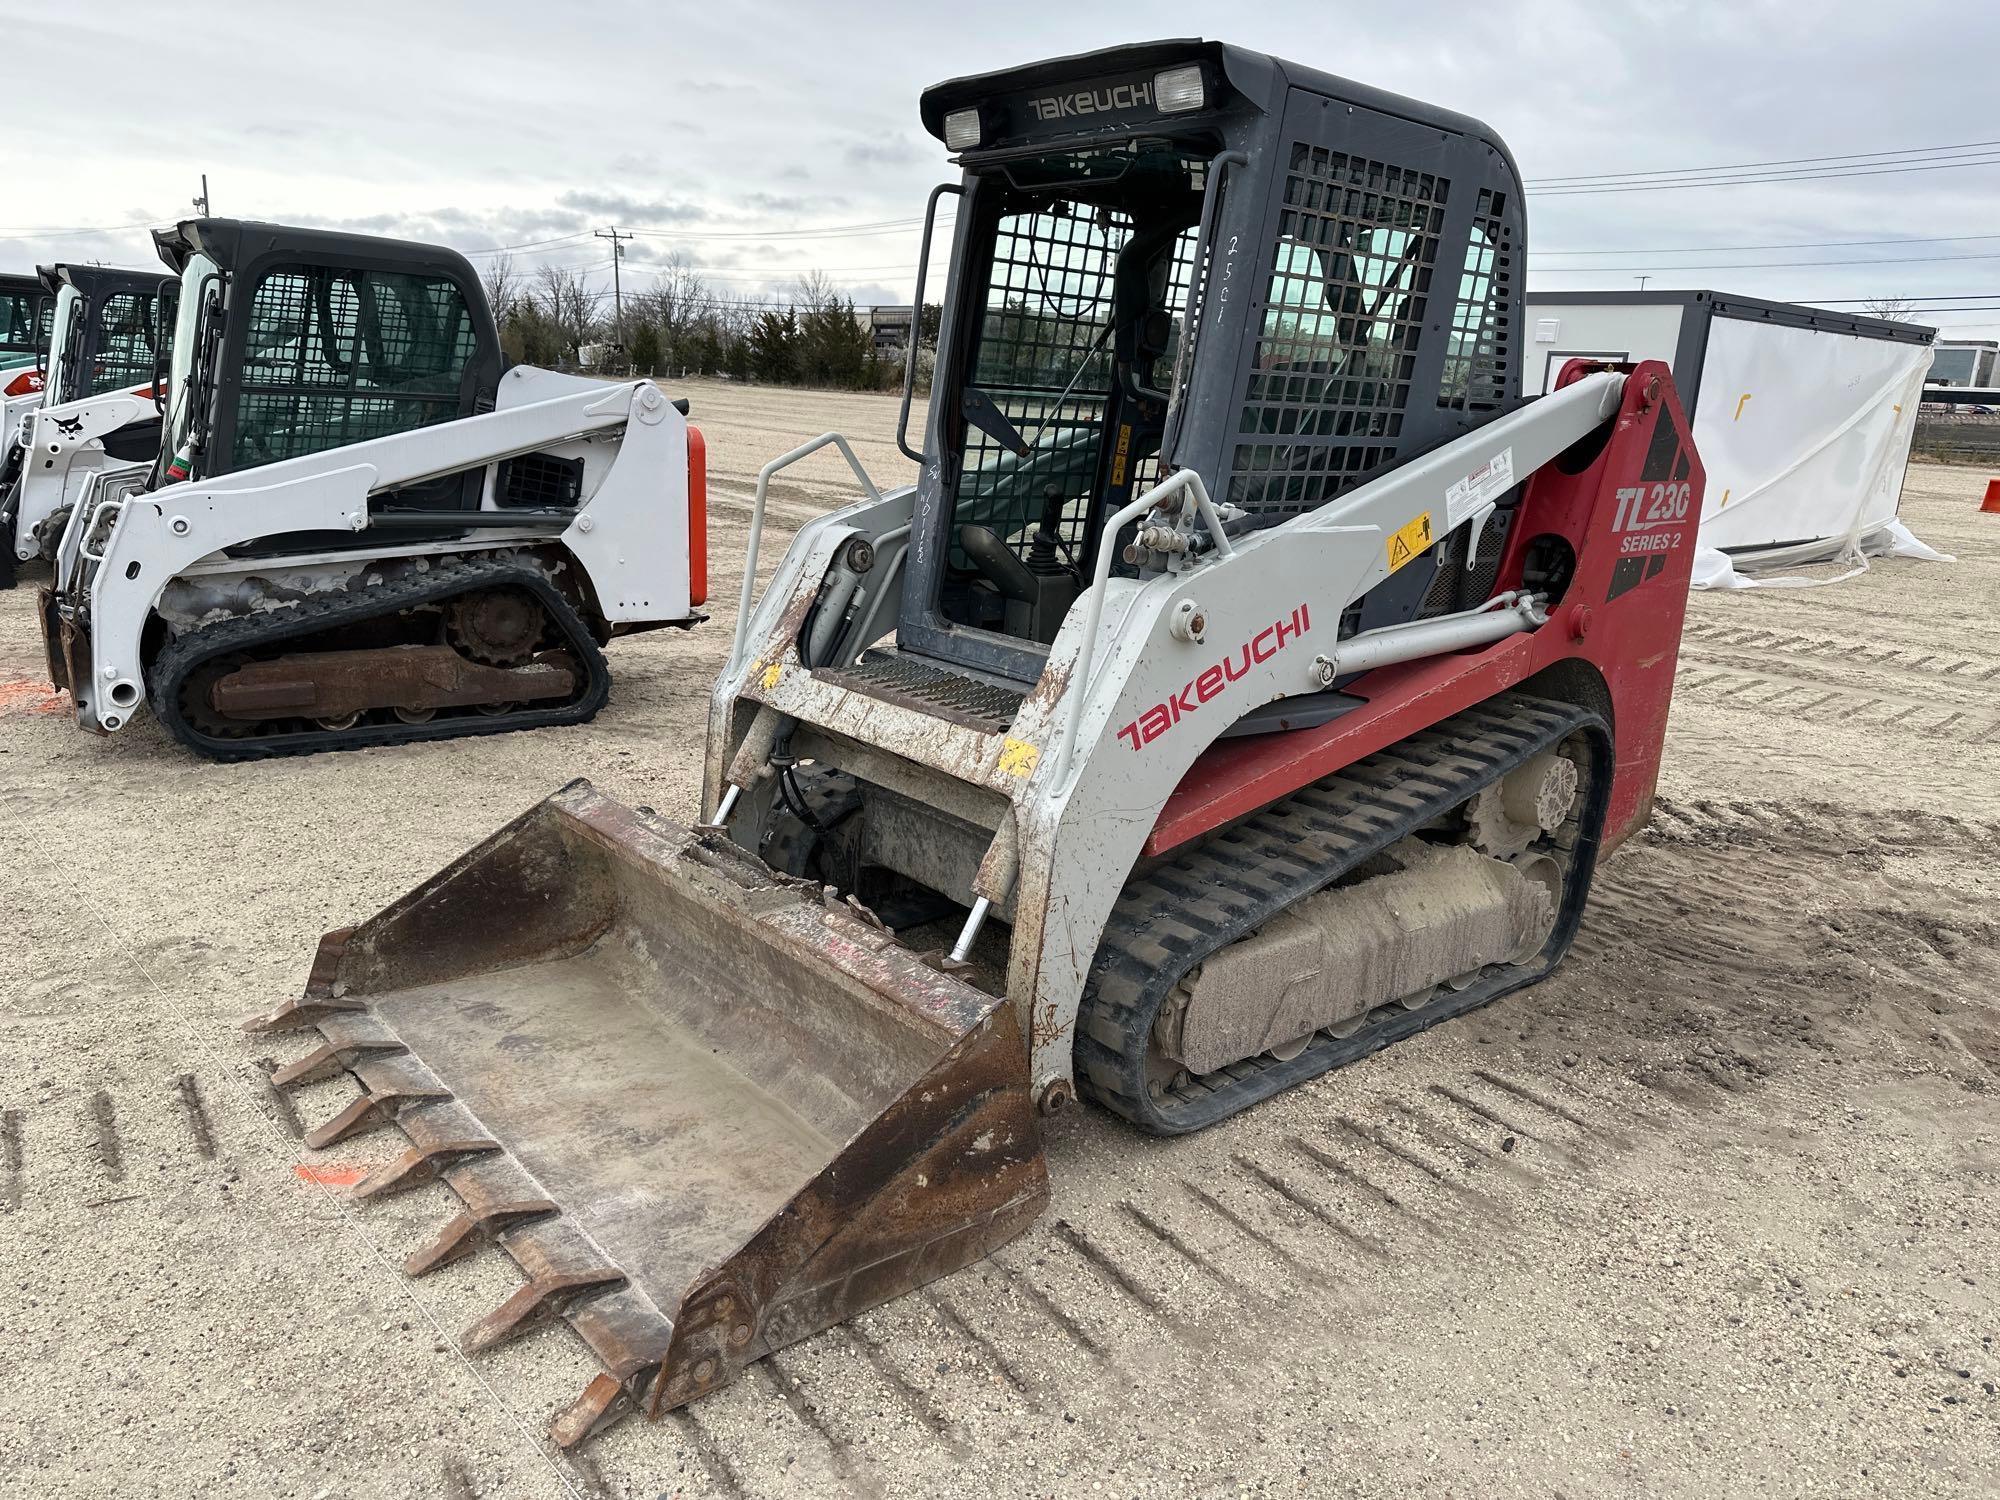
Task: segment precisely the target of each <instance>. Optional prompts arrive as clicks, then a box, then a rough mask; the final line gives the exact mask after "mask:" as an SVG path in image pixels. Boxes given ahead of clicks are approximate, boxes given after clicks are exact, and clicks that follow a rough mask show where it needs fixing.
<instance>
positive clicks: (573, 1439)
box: [549, 1374, 638, 1452]
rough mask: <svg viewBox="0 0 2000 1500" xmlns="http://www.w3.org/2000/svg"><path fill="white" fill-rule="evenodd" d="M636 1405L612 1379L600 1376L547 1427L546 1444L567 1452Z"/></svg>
mask: <svg viewBox="0 0 2000 1500" xmlns="http://www.w3.org/2000/svg"><path fill="white" fill-rule="evenodd" d="M637 1404H638V1398H637V1397H636V1396H634V1395H633V1393H632V1392H631V1391H630V1390H628V1389H627V1388H626V1386H625V1383H624V1382H623V1381H621V1380H619V1379H618V1377H617V1376H615V1375H604V1374H599V1375H596V1376H593V1377H592V1378H591V1381H590V1384H589V1385H586V1386H585V1387H584V1388H583V1394H582V1395H580V1396H578V1397H577V1398H576V1400H574V1401H572V1402H571V1403H570V1404H569V1405H568V1406H567V1407H566V1408H564V1409H563V1410H562V1411H560V1412H558V1413H556V1418H555V1420H554V1421H553V1422H551V1423H549V1440H550V1441H551V1442H553V1443H554V1444H555V1445H556V1446H557V1447H558V1448H561V1449H563V1450H564V1451H565V1452H567V1451H568V1450H569V1449H571V1448H574V1447H576V1446H577V1444H579V1443H581V1442H583V1441H584V1439H586V1438H588V1437H590V1436H591V1435H593V1434H594V1433H597V1432H601V1431H603V1429H605V1428H606V1427H609V1426H610V1425H611V1424H612V1423H613V1422H615V1421H617V1420H618V1419H619V1418H620V1417H622V1416H624V1415H625V1413H626V1412H628V1411H630V1410H632V1409H633V1407H634V1406H636V1405H637Z"/></svg>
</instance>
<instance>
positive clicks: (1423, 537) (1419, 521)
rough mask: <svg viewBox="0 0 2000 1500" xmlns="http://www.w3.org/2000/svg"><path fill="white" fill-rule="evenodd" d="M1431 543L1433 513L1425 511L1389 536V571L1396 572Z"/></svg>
mask: <svg viewBox="0 0 2000 1500" xmlns="http://www.w3.org/2000/svg"><path fill="white" fill-rule="evenodd" d="M1430 544H1431V513H1430V512H1429V511H1425V512H1424V513H1423V514H1422V515H1420V516H1418V517H1417V518H1416V520H1414V521H1412V522H1410V524H1409V525H1407V526H1405V527H1403V528H1402V529H1401V530H1400V531H1395V532H1392V533H1390V536H1389V571H1390V572H1391V573H1393V572H1395V571H1396V569H1398V568H1400V567H1402V566H1403V564H1404V563H1406V562H1408V561H1409V560H1410V559H1411V558H1413V557H1415V556H1417V554H1418V553H1420V552H1422V551H1423V550H1424V549H1425V548H1426V547H1428V546H1430Z"/></svg>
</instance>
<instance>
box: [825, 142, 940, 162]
mask: <svg viewBox="0 0 2000 1500" xmlns="http://www.w3.org/2000/svg"><path fill="white" fill-rule="evenodd" d="M842 154H843V155H844V156H846V158H847V159H848V161H849V162H850V163H852V164H853V165H854V166H857V167H902V166H908V165H910V164H912V163H914V162H920V161H924V160H926V159H927V158H928V157H929V156H930V154H931V153H930V152H929V151H927V150H925V149H924V148H923V147H921V146H919V145H918V144H917V143H916V142H915V141H913V140H911V139H910V138H909V137H908V136H906V135H896V136H890V137H889V138H888V139H886V140H879V141H850V142H849V143H848V145H847V149H846V151H845V152H843V153H842Z"/></svg>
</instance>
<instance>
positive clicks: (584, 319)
mask: <svg viewBox="0 0 2000 1500" xmlns="http://www.w3.org/2000/svg"><path fill="white" fill-rule="evenodd" d="M535 297H536V300H537V301H538V302H539V303H540V304H541V311H542V315H543V316H544V317H546V318H547V319H548V320H549V321H550V322H551V323H553V324H554V325H555V326H556V327H557V328H558V329H559V330H561V333H562V337H563V342H564V343H566V344H567V345H568V346H569V352H570V353H571V354H572V355H575V354H577V353H578V352H580V351H581V350H582V348H583V346H584V345H585V344H587V343H589V342H590V340H591V335H592V333H593V332H594V331H595V330H596V327H597V310H598V308H599V307H601V306H602V305H603V303H604V293H603V292H602V291H598V290H594V289H593V288H592V287H591V285H590V281H589V279H588V277H586V276H585V274H584V273H583V271H581V270H580V269H578V268H577V267H575V266H553V265H546V264H545V265H542V266H538V267H537V268H536V270H535Z"/></svg>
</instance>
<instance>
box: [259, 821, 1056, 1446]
mask: <svg viewBox="0 0 2000 1500" xmlns="http://www.w3.org/2000/svg"><path fill="white" fill-rule="evenodd" d="M245 1025H246V1027H247V1028H249V1029H252V1030H257V1031H280V1030H309V1031H311V1032H313V1033H314V1034H315V1035H314V1038H313V1040H314V1042H315V1046H314V1048H313V1049H312V1050H311V1051H309V1052H308V1053H306V1054H305V1055H304V1056H303V1057H301V1058H300V1059H299V1060H298V1061H296V1062H294V1063H292V1064H291V1065H290V1066H288V1067H287V1068H284V1069H281V1070H280V1071H279V1073H278V1074H277V1075H276V1080H277V1081H278V1082H279V1083H280V1085H281V1086H282V1085H284V1084H286V1083H296V1082H303V1081H306V1080H308V1079H312V1078H317V1077H325V1076H332V1075H334V1074H337V1073H338V1072H340V1071H342V1070H345V1071H346V1072H348V1073H350V1074H351V1075H352V1076H353V1077H354V1078H355V1080H356V1081H357V1082H358V1083H359V1084H360V1085H361V1089H362V1095H361V1097H360V1098H358V1099H356V1100H355V1101H354V1102H353V1103H352V1104H350V1105H349V1106H348V1107H347V1108H346V1109H344V1110H342V1111H341V1112H340V1113H339V1114H338V1115H337V1116H335V1117H334V1118H333V1119H332V1120H330V1121H328V1122H327V1123H326V1124H324V1125H322V1126H321V1127H319V1128H318V1129H317V1130H315V1131H314V1132H313V1134H312V1136H311V1137H310V1138H309V1143H310V1144H312V1145H314V1146H316V1147H321V1146H326V1145H331V1144H333V1143H334V1142H336V1141H340V1140H345V1139H347V1138H349V1137H351V1136H354V1135H357V1134H360V1133H362V1132H364V1131H369V1130H374V1129H378V1128H381V1127H385V1126H387V1125H390V1124H393V1125H395V1126H396V1127H397V1128H399V1129H400V1130H401V1132H402V1134H403V1136H404V1137H405V1138H406V1140H407V1146H406V1148H405V1149H403V1150H402V1151H400V1152H399V1153H397V1154H395V1155H393V1156H391V1157H390V1158H389V1159H387V1160H385V1161H383V1162H382V1163H381V1164H380V1165H378V1166H377V1167H376V1168H375V1169H374V1170H373V1171H372V1172H370V1174H369V1175H368V1176H367V1177H366V1178H364V1179H363V1180H362V1181H361V1182H360V1183H358V1184H357V1185H356V1186H355V1188H354V1190H353V1191H354V1195H355V1197H357V1198H360V1199H364V1200H365V1199H371V1198H375V1197H379V1196H382V1195H385V1194H389V1193H394V1192H398V1191H401V1190H403V1189H405V1188H409V1187H413V1186H415V1185H417V1184H420V1183H428V1182H432V1181H442V1182H443V1183H445V1184H446V1185H447V1186H448V1187H449V1188H450V1189H451V1190H452V1192H453V1193H454V1194H455V1195H456V1196H457V1199H458V1201H459V1204H460V1211H459V1212H458V1213H456V1214H455V1215H453V1216H452V1217H451V1218H450V1219H449V1220H448V1221H447V1222H446V1223H445V1224H444V1225H442V1226H441V1228H440V1229H439V1231H438V1234H437V1236H436V1237H435V1238H434V1239H433V1240H432V1241H431V1242H430V1243H429V1244H428V1245H426V1246H425V1247H424V1248H423V1249H421V1250H419V1251H418V1252H417V1253H416V1254H414V1255H412V1256H411V1257H410V1259H409V1261H408V1262H407V1264H406V1266H405V1269H406V1270H407V1271H408V1273H409V1274H411V1275H413V1276H421V1275H427V1274H429V1273H430V1272H432V1271H435V1270H437V1269H439V1268H440V1267H443V1266H447V1265H450V1264H452V1263H453V1262H454V1261H456V1260H459V1259H461V1258H463V1257H465V1256H467V1255H470V1254H473V1253H475V1252H476V1251H477V1250H479V1249H480V1248H481V1247H483V1246H486V1245H496V1246H498V1247H499V1248H500V1249H502V1250H504V1251H505V1252H506V1253H507V1254H508V1255H509V1256H511V1257H512V1258H513V1260H514V1261H515V1263H516V1264H517V1265H518V1266H519V1267H520V1268H521V1270H522V1272H523V1274H524V1275H525V1276H526V1278H527V1280H526V1282H525V1284H524V1285H523V1286H522V1287H521V1288H520V1289H519V1290H518V1291H517V1292H515V1293H514V1294H513V1296H511V1297H509V1298H508V1299H507V1300H506V1302H504V1303H503V1304H502V1305H501V1306H499V1307H498V1308H495V1309H494V1310H493V1311H492V1312H490V1313H489V1314H487V1315H486V1316H485V1317H484V1318H482V1319H480V1320H479V1321H478V1322H477V1323H475V1324H474V1325H473V1326H472V1327H471V1328H470V1329H468V1330H467V1331H466V1333H465V1335H464V1338H463V1343H464V1347H465V1348H466V1349H467V1351H468V1352H478V1351H481V1350H485V1349H489V1348H492V1347H494V1346H495V1345H497V1344H500V1343H504V1342H506V1341H508V1340H510V1339H513V1338H518V1337H520V1336H522V1335H523V1334H526V1333H528V1332H530V1331H531V1330H533V1329H534V1328H536V1327H538V1326H541V1325H543V1324H545V1323H549V1322H552V1321H555V1320H558V1319H560V1320H562V1321H565V1322H567V1323H568V1324H569V1326H570V1327H571V1328H573V1329H574V1330H575V1331H576V1332H577V1334H578V1335H580V1336H581V1337H582V1338H583V1340H584V1342H585V1343H586V1344H588V1345H589V1346H590V1348H591V1349H592V1350H593V1352H594V1353H595V1354H596V1355H597V1358H598V1360H599V1362H600V1363H601V1364H602V1365H603V1367H604V1373H603V1374H602V1375H600V1376H598V1377H597V1378H595V1379H593V1380H592V1381H591V1382H590V1383H589V1384H588V1385H587V1386H586V1388H585V1389H584V1390H583V1392H582V1393H581V1394H580V1395H579V1396H578V1398H577V1399H576V1401H575V1402H574V1403H573V1404H572V1405H571V1406H570V1407H569V1408H568V1409H567V1410H566V1411H564V1412H562V1413H560V1414H559V1415H558V1416H557V1417H556V1419H555V1421H554V1424H553V1426H552V1429H551V1436H552V1437H553V1438H554V1440H555V1441H556V1442H557V1443H558V1444H560V1445H562V1446H564V1447H569V1446H573V1445H574V1444H576V1443H579V1442H581V1441H582V1440H583V1439H584V1438H586V1437H588V1436H589V1435H590V1434H591V1433H592V1432H595V1431H597V1430H598V1429H599V1428H601V1427H603V1426H604V1425H605V1424H606V1423H608V1422H610V1421H612V1420H613V1419H615V1418H616V1417H617V1416H619V1415H620V1414H621V1413H623V1412H625V1411H627V1410H631V1409H635V1408H643V1409H644V1410H646V1411H647V1412H648V1413H649V1414H650V1415H654V1416H657V1415H659V1414H660V1413H661V1412H664V1411H667V1410H670V1409H672V1408H674V1407H677V1406H680V1405H682V1404H684V1403H685V1402H688V1401H690V1400H693V1399H695V1398H696V1397H698V1396H701V1395H704V1394H706V1393H707V1392H709V1391H712V1390H714V1389H716V1388H717V1387H718V1386H720V1385H722V1384H724V1383H726V1382H727V1381H728V1380H729V1379H731V1378H732V1377H733V1376H734V1375H735V1374H736V1373H737V1372H738V1371H739V1370H741V1369H742V1368H743V1366H744V1365H746V1364H748V1363H749V1362H750V1361H752V1360H754V1359H756V1358H758V1357H759V1356H761V1355H763V1354H765V1353H767V1352H769V1351H770V1350H773V1349H778V1348H782V1347H783V1346H785V1345H786V1344H790V1343H792V1342H794V1341H796V1340H798V1339H802V1338H804V1337H806V1336H807V1335H809V1334H812V1333H815V1332H818V1331H819V1330H820V1329H823V1328H827V1327H829V1326H831V1325H833V1324H835V1323H838V1322H840V1321H842V1320H843V1319H845V1318H847V1317H849V1316H851V1315H853V1314H855V1313H857V1312H860V1311H862V1310H864V1309H866V1308H869V1307H873V1306H875V1305H876V1304H878V1303H881V1302H885V1301H888V1300H889V1299H891V1298H893V1297H897V1296H900V1295H902V1294H903V1293H905V1292H907V1291H910V1290H912V1289H914V1288H916V1287H918V1286H921V1285H923V1284H924V1283H925V1282H928V1281H931V1280H934V1279H935V1278H937V1277H939V1276H943V1275H946V1274H948V1273H949V1272H951V1271H954V1270H956V1269H958V1268H959V1267H961V1266H963V1265H966V1264H968V1263H969V1262H971V1261H974V1260H977V1259H978V1258H980V1257H981V1256H983V1255H985V1254H986V1253H988V1252H989V1251H991V1250H992V1249H994V1248H996V1247H997V1246H999V1245H1001V1244H1003V1243H1005V1242H1006V1241H1007V1240H1008V1239H1011V1238H1012V1237H1013V1236H1014V1235H1016V1234H1018V1233H1019V1232H1020V1231H1021V1230H1022V1229H1024V1228H1026V1227H1027V1225H1028V1224H1029V1223H1030V1222H1032V1221H1033V1219H1034V1218H1035V1216H1036V1215H1037V1214H1039V1213H1040V1211H1041V1209H1042V1207H1043V1205H1044V1204H1045V1203H1046V1202H1047V1200H1048V1172H1047V1166H1046V1163H1045V1161H1044V1158H1043V1155H1042V1143H1041V1136H1040V1131H1039V1128H1038V1123H1037V1120H1036V1116H1035V1112H1034V1109H1033V1107H1032V1105H1031V1103H1030V1100H1029V1096H1028V1089H1027V1077H1026V1073H1027V1069H1026V1049H1025V1047H1024V1044H1023V1040H1022V1036H1021V1032H1020V1027H1019V1022H1018V1020H1017V1018H1016V1014H1015V1011H1014V1009H1013V1007H1012V1006H1011V1005H1009V1004H1008V1003H1007V1002H1006V1001H1005V1000H1004V999H999V998H996V997H993V996H989V995H985V994H982V993H981V992H979V991H978V990H975V989H973V988H972V987H971V986H969V985H967V984H965V983H963V982H962V981H960V980H957V979H955V978H952V977H950V976H948V975H944V974H939V973H937V972H935V971H933V970H931V969H929V968H927V967H925V966H924V965H923V964H921V963H920V962H918V961H917V959H916V958H915V957H914V956H913V955H911V954H910V953H908V952H907V951H906V950H904V949H902V948H901V947H899V946H898V945H897V944H896V942H895V940H894V938H893V937H891V936H890V935H889V934H888V933H886V932H883V931H881V930H879V929H877V928H874V927H871V926H869V925H868V924H867V923H866V922H865V921H863V920H862V919H861V918H860V917H859V916H857V915H856V914H855V913H854V912H852V911H851V910H849V909H848V908H847V907H845V906H844V905H836V906H830V905H828V904H826V903H825V902H823V901H822V899H821V896H820V891H819V888H818V887H817V886H814V885H812V884H810V883H808V882H802V881H796V880H791V879H789V878H787V877H784V876H779V875H775V874H773V873H772V872H771V871H770V870H768V869H767V868H765V867H764V866H762V865H761V864H758V863H757V862H756V861H754V860H753V859H751V858H750V857H749V856H748V855H746V854H745V853H744V852H743V851H742V850H740V849H738V848H737V847H736V846H735V845H733V844H730V843H728V842H727V841H726V840H720V839H713V838H704V837H701V836H697V835H695V834H693V833H690V832H688V831H686V830H684V829H680V828H677V827H674V826H673V825H671V824H668V823H665V822H663V821H661V820H659V819H657V818H654V817H652V816H651V815H649V814H643V813H637V812H633V811H631V810H630V809H627V808H625V807H623V806H621V805H620V804H618V803H616V802H613V801H611V800H610V799H608V798H606V797H603V796H601V795H600V794H598V793H597V792H596V791H595V790H594V789H593V788H592V787H591V786H590V785H589V784H588V783H587V782H582V781H577V782H572V783H571V784H570V785H569V786H567V787H565V788H564V789H563V790H562V791H560V792H558V793H557V794H556V795H555V796H553V797H551V798H549V799H548V800H547V801H545V802H543V803H541V804H540V805H539V806H537V807H536V808H534V809H533V810H531V811H530V812H529V813H527V814H526V815H525V816H523V817H522V818H520V819H518V820H516V821H515V822H514V823H513V824H511V825H509V826H508V827H507V828H505V829H503V830H501V831H500V832H499V833H498V834H496V835H494V836H493V837H492V838H490V839H488V840H487V841H486V842H485V843H484V844H482V845H480V846H479V847H478V848H477V849H474V850H473V851H472V852H471V853H469V854H467V855H466V856H465V857H463V858H462V859H460V860H459V861H457V862H456V863H455V864H453V865H452V866H450V867H449V868H447V869H446V870H444V871H443V872H442V873H440V874H439V875H437V876H436V877H434V878H433V879H432V880H430V881H428V882H426V883H425V884H424V885H422V886H420V887H418V888H417V889H416V890H415V891H413V892H411V893H410V894H409V895H408V896H405V897H404V898H403V899H402V900H400V901H398V902H397V903H396V904H395V905H393V906H391V907H390V908H389V909H388V910H386V911H384V912H382V913H381V914H380V915H379V916H376V917H374V918H371V919H370V920H369V921H367V922H364V923H362V924H361V925H360V926H359V927H357V928H354V929H352V930H351V931H340V932H334V933H329V934H328V935H327V937H326V938H325V939H324V940H323V942H322V943H321V946H320V951H319V955H318V957H317V959H316V960H315V962H314V965H313V972H312V975H311V978H310V980H309V982H308V984H307V986H306V990H305V993H304V994H303V995H302V996H301V997H300V998H299V999H298V1000H296V1001H293V1002H291V1003H289V1004H287V1005H284V1006H281V1007H279V1008H278V1009H277V1010H276V1011H274V1012H272V1013H270V1014H268V1015H263V1016H257V1017H253V1018H252V1019H251V1020H249V1021H247V1022H246V1023H245Z"/></svg>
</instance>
